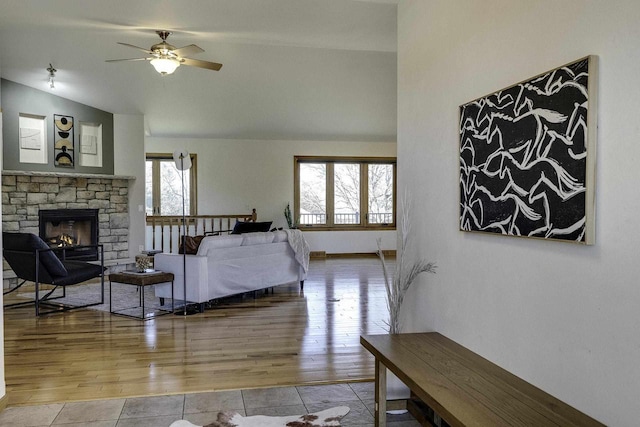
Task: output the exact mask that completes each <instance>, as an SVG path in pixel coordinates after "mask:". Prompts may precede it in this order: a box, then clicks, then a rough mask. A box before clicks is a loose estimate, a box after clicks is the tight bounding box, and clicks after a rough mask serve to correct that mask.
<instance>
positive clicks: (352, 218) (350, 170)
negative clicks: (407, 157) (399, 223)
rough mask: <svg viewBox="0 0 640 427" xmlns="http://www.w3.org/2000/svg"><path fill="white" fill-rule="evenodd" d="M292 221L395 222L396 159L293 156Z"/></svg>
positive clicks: (331, 224) (339, 224)
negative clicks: (293, 195) (293, 210)
mask: <svg viewBox="0 0 640 427" xmlns="http://www.w3.org/2000/svg"><path fill="white" fill-rule="evenodd" d="M295 176H296V185H295V193H296V204H295V217H296V224H297V225H299V226H301V227H305V226H306V227H315V228H319V229H327V228H336V229H338V228H340V229H343V228H364V227H393V226H395V210H394V206H395V185H396V184H395V176H396V160H395V158H342V157H323V158H319V157H302V156H298V157H296V158H295Z"/></svg>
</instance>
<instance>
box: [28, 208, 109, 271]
mask: <svg viewBox="0 0 640 427" xmlns="http://www.w3.org/2000/svg"><path fill="white" fill-rule="evenodd" d="M39 218H40V238H41V239H42V240H44V241H45V242H46V243H47V244H48V245H49V246H50V247H52V248H53V247H64V248H65V249H66V250H65V251H64V256H65V258H66V259H72V260H83V261H94V260H97V259H98V249H97V248H86V247H85V248H82V247H79V246H82V245H96V244H98V209H40V211H39ZM56 253H57V255H58V256H59V257H62V251H57V252H56Z"/></svg>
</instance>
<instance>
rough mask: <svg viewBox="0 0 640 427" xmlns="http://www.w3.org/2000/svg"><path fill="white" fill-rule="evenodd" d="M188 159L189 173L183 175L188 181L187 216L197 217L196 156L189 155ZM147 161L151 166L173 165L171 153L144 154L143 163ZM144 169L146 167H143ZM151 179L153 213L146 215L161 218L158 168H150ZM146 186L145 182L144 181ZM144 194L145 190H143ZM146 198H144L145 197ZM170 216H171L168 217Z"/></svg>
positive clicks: (193, 154)
mask: <svg viewBox="0 0 640 427" xmlns="http://www.w3.org/2000/svg"><path fill="white" fill-rule="evenodd" d="M189 157H191V168H189V173H188V174H185V179H189V215H197V214H198V179H197V177H198V156H197V154H195V153H189ZM147 161H152V162H153V164H154V165H155V164H159V162H163V161H170V162H171V163H174V159H173V153H146V154H145V163H146V162H147ZM145 169H146V167H145ZM151 170H152V178H151V188H152V194H151V200H152V205H153V206H152V210H153V213H152V214H151V215H149V214H147V216H154V215H155V216H163V215H162V214H161V213H159V211H160V207H161V206H160V168H159V167H155V166H152V168H151ZM145 186H146V181H145ZM145 192H146V188H145ZM145 198H146V196H145ZM145 211H146V200H145ZM169 216H171V215H169Z"/></svg>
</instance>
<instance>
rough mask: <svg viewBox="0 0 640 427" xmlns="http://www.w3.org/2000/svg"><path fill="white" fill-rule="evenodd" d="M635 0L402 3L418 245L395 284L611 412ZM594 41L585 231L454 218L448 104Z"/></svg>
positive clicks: (628, 369)
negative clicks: (546, 231) (432, 264)
mask: <svg viewBox="0 0 640 427" xmlns="http://www.w3.org/2000/svg"><path fill="white" fill-rule="evenodd" d="M639 22H640V3H638V2H637V1H636V0H620V1H616V2H604V1H584V0H565V1H561V2H559V1H555V0H537V1H534V2H517V1H511V0H465V1H461V0H455V1H452V0H430V1H422V0H414V1H409V0H407V1H405V0H403V1H401V3H400V5H399V10H398V162H399V174H400V176H399V180H398V181H399V185H400V186H401V187H402V186H403V185H407V187H409V188H410V189H411V193H412V194H413V195H414V208H415V210H416V212H420V215H419V216H417V217H416V215H414V217H415V218H416V219H415V220H414V230H415V235H416V238H417V247H418V249H417V252H419V253H420V255H422V256H425V257H427V258H428V259H432V260H435V261H437V263H438V265H439V268H438V274H437V275H430V276H429V277H422V278H421V279H420V283H418V286H415V285H414V287H413V288H412V293H413V295H410V296H409V297H408V298H407V305H406V311H405V315H407V317H408V319H407V324H408V327H409V328H408V329H410V330H415V331H424V330H436V331H439V332H441V333H443V334H444V335H447V336H449V337H450V338H452V339H454V340H456V341H458V342H460V343H461V344H463V345H465V346H467V347H469V348H471V349H473V350H475V351H476V352H478V353H480V354H481V355H483V356H485V357H487V358H488V359H490V360H492V361H494V362H496V363H497V364H499V365H501V366H502V367H504V368H506V369H507V370H509V371H511V372H513V373H515V374H517V375H519V376H520V377H522V378H524V379H525V380H528V381H530V382H532V383H533V384H535V385H537V386H539V387H541V388H542V389H544V390H545V391H547V392H550V393H551V394H553V395H555V396H557V397H558V398H560V399H562V400H564V401H566V402H567V403H569V404H571V405H573V406H575V407H577V408H578V409H580V410H582V411H583V412H586V413H587V414H589V415H591V416H593V417H595V418H597V419H598V420H600V421H602V422H604V423H606V424H609V425H616V426H625V425H626V426H631V425H637V424H638V419H640V406H638V404H637V398H638V396H640V363H638V361H640V314H639V313H640V286H639V282H638V277H639V276H640V263H639V262H638V260H637V258H638V247H639V246H640V233H638V232H637V229H638V227H637V222H638V219H637V214H636V212H638V210H640V194H639V193H638V191H636V188H637V185H636V183H637V182H640V168H638V167H637V159H638V158H640V144H639V143H638V137H639V136H640V124H639V123H640V122H639V121H638V119H637V114H638V112H639V111H640V86H639V85H637V84H636V81H637V76H638V74H640V44H639V43H638V40H640V26H639V25H638V23H639ZM588 54H594V55H597V56H599V59H600V73H599V75H600V78H599V89H600V90H599V94H600V98H599V107H598V113H599V131H598V149H597V152H598V159H597V187H596V199H597V201H596V221H597V222H596V244H595V245H594V246H581V245H574V244H568V243H557V242H546V241H540V240H530V239H524V238H513V237H502V236H496V235H486V234H470V233H463V232H461V231H459V230H458V228H459V226H458V217H459V212H458V197H459V196H458V194H459V191H458V149H459V148H458V136H457V129H458V106H459V105H461V104H463V103H465V102H468V101H471V100H473V99H475V98H477V97H480V96H483V95H486V94H488V93H491V92H493V91H495V90H498V89H501V88H504V87H506V86H509V85H511V84H514V83H517V82H519V81H522V80H524V79H526V78H528V77H532V76H534V75H536V74H538V73H541V72H544V71H547V70H549V69H552V68H554V67H556V66H560V65H563V64H565V63H568V62H570V61H572V60H575V59H578V58H581V57H583V56H586V55H588Z"/></svg>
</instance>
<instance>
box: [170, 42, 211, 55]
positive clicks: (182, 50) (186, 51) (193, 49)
mask: <svg viewBox="0 0 640 427" xmlns="http://www.w3.org/2000/svg"><path fill="white" fill-rule="evenodd" d="M201 52H204V49H202V48H201V47H200V46H196V45H195V44H190V45H189V46H183V47H179V48H178V49H174V50H173V53H174V54H175V55H177V56H179V57H181V58H182V57H185V56H189V55H193V54H196V53H201Z"/></svg>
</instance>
